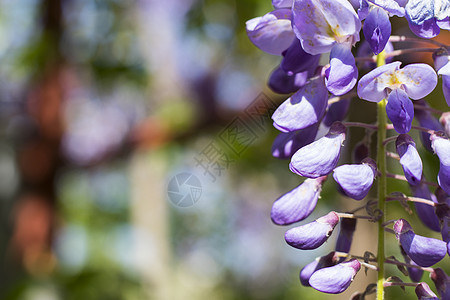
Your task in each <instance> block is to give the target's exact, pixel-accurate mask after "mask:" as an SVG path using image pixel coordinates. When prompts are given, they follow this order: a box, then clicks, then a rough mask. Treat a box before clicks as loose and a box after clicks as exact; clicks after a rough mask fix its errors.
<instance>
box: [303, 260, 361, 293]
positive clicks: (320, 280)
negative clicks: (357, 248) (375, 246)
mask: <svg viewBox="0 0 450 300" xmlns="http://www.w3.org/2000/svg"><path fill="white" fill-rule="evenodd" d="M360 269H361V263H360V262H359V261H358V260H356V259H352V260H350V261H346V262H342V263H340V264H337V265H335V266H332V267H328V268H322V269H320V270H317V271H316V272H314V273H313V274H312V275H311V277H310V279H309V284H310V285H311V286H312V287H313V288H315V289H316V290H318V291H321V292H323V293H328V294H339V293H342V292H343V291H345V290H346V289H347V288H348V287H349V286H350V284H351V283H352V281H353V278H355V276H356V273H358V271H359V270H360Z"/></svg>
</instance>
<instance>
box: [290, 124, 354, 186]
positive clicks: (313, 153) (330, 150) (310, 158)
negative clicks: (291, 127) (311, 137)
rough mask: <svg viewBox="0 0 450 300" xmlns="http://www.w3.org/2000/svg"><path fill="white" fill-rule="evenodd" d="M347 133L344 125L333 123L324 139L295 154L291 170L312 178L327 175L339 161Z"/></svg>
mask: <svg viewBox="0 0 450 300" xmlns="http://www.w3.org/2000/svg"><path fill="white" fill-rule="evenodd" d="M345 133H346V128H345V126H344V125H342V123H340V122H335V123H333V125H331V127H330V130H329V132H328V133H327V134H326V135H325V136H324V137H322V138H320V139H318V140H317V141H315V142H313V143H311V144H309V145H307V146H305V147H303V148H300V149H299V150H298V151H297V152H295V154H294V155H293V156H292V160H291V163H290V164H289V168H290V169H291V171H292V172H294V173H296V174H299V175H301V176H305V177H310V178H316V177H320V176H324V175H327V174H328V173H330V172H331V171H332V170H333V169H334V168H335V167H336V165H337V163H338V161H339V156H340V153H341V146H342V143H343V142H344V140H345Z"/></svg>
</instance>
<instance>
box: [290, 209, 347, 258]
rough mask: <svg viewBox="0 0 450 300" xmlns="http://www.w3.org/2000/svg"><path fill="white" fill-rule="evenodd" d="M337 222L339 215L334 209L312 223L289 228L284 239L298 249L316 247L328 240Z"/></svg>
mask: <svg viewBox="0 0 450 300" xmlns="http://www.w3.org/2000/svg"><path fill="white" fill-rule="evenodd" d="M337 223H339V216H338V215H337V214H336V213H335V212H334V211H332V212H330V213H328V214H327V215H325V216H323V217H320V218H318V219H317V220H315V221H313V222H311V223H308V224H305V225H302V226H298V227H294V228H291V229H289V230H288V231H286V234H285V235H284V239H285V240H286V242H287V243H288V244H289V245H290V246H292V247H294V248H297V249H302V250H311V249H316V248H318V247H320V246H321V245H322V244H323V243H325V242H326V240H327V239H328V238H329V237H330V235H331V233H332V232H333V229H334V227H336V225H337Z"/></svg>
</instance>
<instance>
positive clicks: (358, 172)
mask: <svg viewBox="0 0 450 300" xmlns="http://www.w3.org/2000/svg"><path fill="white" fill-rule="evenodd" d="M376 170H377V166H376V163H375V161H374V160H373V159H371V158H366V159H364V160H363V163H362V164H358V165H342V166H339V167H337V168H336V169H334V173H333V178H334V180H336V182H337V183H339V185H340V186H341V187H342V189H343V190H344V192H345V194H346V195H347V196H349V197H351V198H353V199H355V200H361V199H363V198H364V197H365V196H366V195H367V193H369V190H370V188H371V187H372V183H373V179H374V178H375V175H376V172H377V171H376Z"/></svg>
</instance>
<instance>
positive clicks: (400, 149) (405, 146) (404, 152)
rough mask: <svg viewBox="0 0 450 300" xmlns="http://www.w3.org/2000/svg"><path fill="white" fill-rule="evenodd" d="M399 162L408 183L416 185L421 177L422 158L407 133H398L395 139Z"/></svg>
mask: <svg viewBox="0 0 450 300" xmlns="http://www.w3.org/2000/svg"><path fill="white" fill-rule="evenodd" d="M395 146H396V149H397V153H398V155H400V164H401V165H402V167H403V172H404V173H405V177H406V179H407V180H408V182H409V184H411V185H417V184H419V183H420V180H421V179H422V160H421V159H420V155H419V152H417V149H416V143H414V140H413V139H412V138H411V137H410V136H409V135H407V134H400V135H399V136H398V137H397V140H396V141H395Z"/></svg>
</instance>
